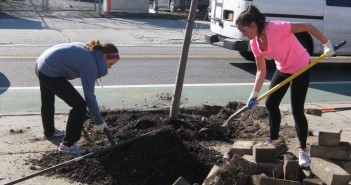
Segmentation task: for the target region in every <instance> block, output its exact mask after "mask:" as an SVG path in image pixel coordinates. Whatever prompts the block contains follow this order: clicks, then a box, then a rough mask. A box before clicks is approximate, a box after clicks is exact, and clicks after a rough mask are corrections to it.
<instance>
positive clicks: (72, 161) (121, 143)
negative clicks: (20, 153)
mask: <svg viewBox="0 0 351 185" xmlns="http://www.w3.org/2000/svg"><path fill="white" fill-rule="evenodd" d="M171 127H172V126H166V127H163V128H159V129H156V130H154V131H150V132H148V133H145V134H143V135H140V136H136V137H134V138H131V139H129V140H126V141H122V142H120V143H117V144H114V145H111V146H109V147H107V148H104V149H101V150H98V151H95V152H92V153H89V154H85V155H83V156H80V157H77V158H74V159H71V160H69V161H66V162H63V163H61V164H58V165H56V166H52V167H50V168H47V169H45V170H42V171H39V172H36V173H33V174H31V175H28V176H25V177H22V178H19V179H17V180H14V181H11V182H8V183H6V184H5V185H12V184H17V183H19V182H22V181H25V180H28V179H31V178H33V177H36V176H39V175H42V174H45V173H47V172H49V171H54V170H56V169H60V168H62V167H64V166H69V165H71V164H73V163H76V162H79V161H81V160H83V159H86V158H90V157H94V156H99V155H101V154H103V153H105V152H108V151H112V150H114V149H116V148H118V147H121V146H124V145H126V144H129V143H131V142H134V141H136V140H138V139H141V138H143V137H145V136H148V135H150V134H153V133H156V132H158V131H160V130H163V129H168V128H171Z"/></svg>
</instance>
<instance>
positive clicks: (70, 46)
mask: <svg viewBox="0 0 351 185" xmlns="http://www.w3.org/2000/svg"><path fill="white" fill-rule="evenodd" d="M37 67H38V71H40V72H41V73H43V74H45V75H46V76H49V77H60V76H62V77H65V78H66V79H68V80H71V79H75V78H81V82H82V86H83V91H84V97H85V101H86V102H87V106H88V109H89V111H90V114H91V116H92V118H93V120H94V122H95V124H97V125H99V124H102V123H103V119H102V117H101V112H100V109H99V106H98V103H97V100H96V96H95V94H94V91H95V81H96V80H97V79H98V78H100V77H102V76H105V75H106V74H107V66H106V62H105V60H104V59H103V57H102V53H101V52H100V51H95V52H92V53H91V52H89V50H88V48H87V47H86V44H85V43H80V42H73V43H64V44H58V45H56V46H53V47H51V48H49V49H47V50H45V51H44V53H43V54H42V55H41V56H40V57H39V58H38V59H37Z"/></svg>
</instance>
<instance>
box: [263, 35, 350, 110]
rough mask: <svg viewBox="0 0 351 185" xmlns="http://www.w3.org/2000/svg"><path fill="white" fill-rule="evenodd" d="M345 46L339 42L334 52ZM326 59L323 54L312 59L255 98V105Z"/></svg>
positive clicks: (343, 42) (344, 42)
mask: <svg viewBox="0 0 351 185" xmlns="http://www.w3.org/2000/svg"><path fill="white" fill-rule="evenodd" d="M345 44H346V41H341V42H340V43H339V44H338V45H336V46H335V50H337V49H339V48H340V47H342V46H343V45H345ZM325 57H326V55H325V54H322V55H321V56H319V57H318V58H316V59H314V60H313V61H312V62H311V63H309V64H308V65H307V66H305V67H304V68H302V69H300V70H299V71H298V72H296V73H295V74H293V75H291V76H289V77H288V78H287V79H285V80H284V81H282V82H280V83H279V84H278V85H276V86H274V87H273V88H271V89H270V90H269V91H267V92H265V93H264V94H262V95H261V96H260V97H258V98H257V100H256V103H258V102H259V101H261V100H263V99H264V98H266V97H267V96H269V95H271V94H272V93H274V92H275V91H277V90H278V89H280V88H281V87H282V86H284V85H285V84H287V83H289V82H290V81H291V80H293V79H294V78H296V77H297V76H299V75H300V74H301V73H303V72H305V71H306V70H308V69H310V68H311V67H313V66H314V65H316V64H317V63H318V62H320V61H322V60H324V59H325Z"/></svg>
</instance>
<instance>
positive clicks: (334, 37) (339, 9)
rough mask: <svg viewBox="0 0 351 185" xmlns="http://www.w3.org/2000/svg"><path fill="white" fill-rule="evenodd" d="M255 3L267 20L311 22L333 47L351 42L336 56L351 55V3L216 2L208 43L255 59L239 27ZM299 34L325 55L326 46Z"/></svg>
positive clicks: (335, 0)
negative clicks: (243, 16)
mask: <svg viewBox="0 0 351 185" xmlns="http://www.w3.org/2000/svg"><path fill="white" fill-rule="evenodd" d="M251 4H253V5H255V6H256V7H257V8H258V9H259V10H260V11H261V12H262V13H263V14H264V15H265V16H266V21H270V20H277V19H278V20H286V21H290V22H308V23H311V24H313V25H314V26H315V27H316V28H317V29H318V30H319V31H321V32H322V33H323V34H324V35H325V36H326V37H327V38H328V39H329V40H331V42H332V43H333V44H337V43H339V42H340V41H342V40H345V41H347V43H346V45H345V46H343V47H342V48H340V49H339V50H337V52H336V53H337V55H351V1H350V0H212V1H211V5H210V6H211V7H210V8H211V10H210V11H211V12H210V29H211V34H205V40H206V42H208V43H210V44H216V45H220V46H222V47H224V48H227V49H232V50H237V51H239V53H240V55H241V56H243V57H244V58H245V59H247V60H254V58H253V54H252V53H251V48H250V44H249V42H248V39H247V38H246V37H244V36H243V35H242V34H241V32H240V31H239V30H238V29H237V27H236V25H235V20H236V18H237V17H238V16H239V14H240V13H241V12H242V11H244V10H246V9H247V7H248V6H249V5H251ZM295 35H296V37H297V38H298V39H299V41H300V42H301V43H302V44H303V46H304V47H305V48H306V50H307V51H308V52H309V53H310V55H320V54H322V53H323V45H322V44H321V43H320V42H319V41H318V40H316V39H315V38H314V37H313V36H311V35H309V34H308V33H307V32H304V33H298V34H295Z"/></svg>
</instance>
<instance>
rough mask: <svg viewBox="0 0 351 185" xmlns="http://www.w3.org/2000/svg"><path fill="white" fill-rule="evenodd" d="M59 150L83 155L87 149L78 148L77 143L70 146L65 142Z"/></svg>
mask: <svg viewBox="0 0 351 185" xmlns="http://www.w3.org/2000/svg"><path fill="white" fill-rule="evenodd" d="M58 151H59V152H60V153H61V154H75V155H83V154H85V150H83V149H80V148H78V147H77V145H75V144H73V145H72V146H70V147H68V146H66V145H64V144H63V143H60V146H59V148H58Z"/></svg>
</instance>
